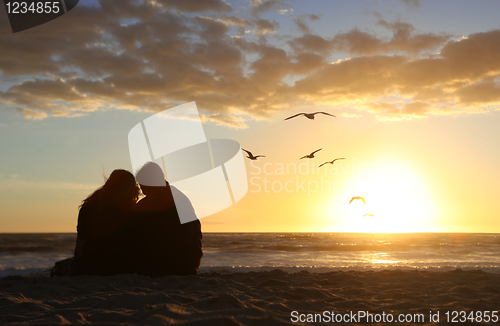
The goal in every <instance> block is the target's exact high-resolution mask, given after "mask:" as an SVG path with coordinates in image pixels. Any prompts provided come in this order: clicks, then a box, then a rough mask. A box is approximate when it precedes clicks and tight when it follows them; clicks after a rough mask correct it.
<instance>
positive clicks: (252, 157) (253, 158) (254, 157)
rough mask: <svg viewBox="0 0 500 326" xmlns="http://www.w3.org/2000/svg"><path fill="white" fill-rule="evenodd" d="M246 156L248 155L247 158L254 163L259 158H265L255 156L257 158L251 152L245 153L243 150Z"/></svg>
mask: <svg viewBox="0 0 500 326" xmlns="http://www.w3.org/2000/svg"><path fill="white" fill-rule="evenodd" d="M242 150H244V151H245V152H246V153H247V154H248V156H247V157H248V158H249V159H251V160H252V161H256V160H257V159H258V158H259V157H265V156H264V155H257V156H253V154H252V152H250V151H247V150H246V149H243V148H242Z"/></svg>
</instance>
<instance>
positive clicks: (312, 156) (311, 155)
mask: <svg viewBox="0 0 500 326" xmlns="http://www.w3.org/2000/svg"><path fill="white" fill-rule="evenodd" d="M320 150H322V148H320V149H317V150H315V151H314V152H312V153H311V154H309V155H306V156H302V157H301V158H300V159H303V158H314V153H316V152H319V151H320Z"/></svg>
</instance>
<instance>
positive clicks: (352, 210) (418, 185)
mask: <svg viewBox="0 0 500 326" xmlns="http://www.w3.org/2000/svg"><path fill="white" fill-rule="evenodd" d="M355 196H360V197H363V198H365V201H366V205H365V204H364V203H363V201H362V200H359V199H357V200H354V201H353V202H352V203H351V204H349V201H350V200H351V198H352V197H355ZM333 205H334V206H332V207H331V209H330V211H331V212H332V213H334V216H335V219H336V220H337V222H338V223H337V226H338V227H340V228H341V231H347V232H378V233H391V232H428V231H432V230H433V225H432V219H433V216H435V209H434V206H433V204H432V201H431V200H430V198H429V196H428V192H427V191H426V189H425V187H424V184H423V182H422V178H420V177H419V176H418V173H415V172H414V171H411V170H409V169H408V168H405V167H404V166H402V165H400V164H384V165H383V166H382V167H379V168H378V169H376V170H375V171H373V172H371V173H367V174H365V175H364V176H358V177H357V178H356V179H355V180H353V181H352V182H350V183H349V184H348V185H347V187H346V188H345V189H344V191H342V193H340V194H338V196H337V200H335V201H334V204H333ZM332 228H335V225H333V226H332V227H331V228H329V229H330V230H332Z"/></svg>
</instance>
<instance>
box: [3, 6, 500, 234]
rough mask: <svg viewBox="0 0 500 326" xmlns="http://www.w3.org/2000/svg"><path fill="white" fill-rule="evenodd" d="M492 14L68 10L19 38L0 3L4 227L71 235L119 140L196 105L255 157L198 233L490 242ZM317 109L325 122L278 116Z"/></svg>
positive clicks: (498, 30)
mask: <svg viewBox="0 0 500 326" xmlns="http://www.w3.org/2000/svg"><path fill="white" fill-rule="evenodd" d="M498 13H500V2H499V1H494V0H490V1H488V0H483V1H472V0H471V1H461V0H449V1H440V0H435V1H434V0H433V1H430V0H427V1H425V0H394V1H390V0H387V1H381V0H379V1H357V0H349V1H340V0H338V1H333V0H324V1H320V0H311V1H300V0H296V1H290V0H283V1H281V0H267V1H264V0H262V1H261V0H241V1H229V0H227V1H223V0H204V1H198V0H182V1H174V0H134V1H132V0H131V1H128V0H127V1H126V0H115V1H111V0H102V1H92V0H80V3H79V5H78V6H77V7H76V8H74V9H73V10H72V11H70V12H69V13H67V14H66V15H64V16H62V17H60V18H58V19H56V20H53V21H51V22H48V23H46V24H44V25H41V26H38V27H35V28H32V29H29V30H26V31H22V32H19V33H15V34H13V33H12V31H11V28H10V26H9V23H8V19H7V14H6V12H5V9H4V7H3V6H2V7H1V8H0V233H2V232H76V220H77V215H78V205H79V204H80V203H81V201H82V200H83V199H84V198H86V196H88V195H89V194H90V193H91V192H92V191H93V190H95V189H96V188H97V187H99V186H100V185H102V183H103V174H104V175H109V174H110V173H111V172H112V171H113V170H114V169H117V168H124V169H127V170H131V168H132V166H131V162H130V156H129V152H128V145H127V135H128V132H129V130H130V129H131V128H132V127H133V126H134V125H136V124H137V123H138V122H140V121H142V120H143V119H145V118H147V117H149V116H151V115H153V114H154V113H155V112H159V111H162V110H165V109H167V108H170V107H173V106H176V105H179V104H183V103H187V102H192V101H195V102H196V104H197V107H198V109H199V111H200V113H201V115H202V120H203V122H204V128H205V133H206V135H207V137H208V138H229V139H234V140H236V141H238V142H239V143H240V144H241V146H242V147H243V148H245V149H248V150H250V151H252V152H253V153H254V154H262V155H265V156H266V157H265V158H262V159H260V160H259V161H256V162H251V163H250V161H249V160H246V161H247V165H246V168H247V175H248V180H249V190H248V193H247V195H246V196H245V197H244V198H243V199H242V200H241V201H240V202H238V203H236V204H235V205H233V206H232V207H230V208H228V209H226V210H224V211H222V212H219V213H217V214H215V215H212V216H209V217H206V218H203V219H202V220H201V222H202V228H203V231H205V232H288V231H294V232H313V231H318V232H320V231H328V232H345V231H349V232H412V231H416V232H500V201H499V200H498V195H499V190H498V189H499V187H500V20H499V19H498ZM315 111H326V112H329V113H331V114H334V115H336V116H337V117H336V118H333V117H329V116H326V115H317V116H316V119H315V120H314V121H312V120H308V119H306V118H304V117H297V118H294V119H291V120H287V121H284V118H286V117H288V116H290V115H293V114H295V113H298V112H315ZM319 148H322V150H321V151H319V152H318V153H316V155H315V156H316V157H315V158H314V159H311V160H306V159H303V160H299V158H300V157H302V156H304V155H306V154H309V153H310V152H312V151H314V150H316V149H319ZM339 157H341V158H346V159H345V160H341V161H337V162H336V163H335V165H330V164H328V165H326V166H323V167H322V168H321V169H318V168H317V167H318V165H320V164H321V163H323V162H326V161H331V160H333V159H334V158H339ZM353 196H363V197H365V198H366V205H364V204H363V203H362V202H360V201H359V200H358V201H354V202H353V203H351V204H348V203H349V200H350V199H351V197H353ZM365 214H373V216H363V215H365Z"/></svg>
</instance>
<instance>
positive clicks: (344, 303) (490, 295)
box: [0, 270, 500, 326]
mask: <svg viewBox="0 0 500 326" xmlns="http://www.w3.org/2000/svg"><path fill="white" fill-rule="evenodd" d="M499 309H500V275H499V274H490V273H485V272H483V271H480V270H477V271H462V270H454V271H450V272H425V271H401V270H393V271H388V270H386V271H377V272H375V271H363V272H354V271H349V272H342V271H337V272H330V273H318V274H315V273H309V272H305V271H304V272H299V273H287V272H284V271H282V270H274V271H271V272H248V273H206V274H199V275H196V276H184V277H179V276H166V277H161V278H149V277H144V276H137V275H117V276H112V277H100V276H79V277H61V278H47V277H21V276H10V277H5V278H2V279H0V324H5V325H11V324H12V325H31V324H43V325H66V324H86V323H89V324H95V325H170V324H174V325H259V326H263V325H284V324H287V325H296V324H300V323H297V322H294V321H299V320H303V321H307V320H309V321H312V320H314V318H315V320H316V322H318V323H317V324H325V325H332V324H342V325H346V324H349V325H350V324H353V325H355V324H366V322H367V321H370V320H368V319H367V318H370V317H365V318H363V319H360V318H355V320H352V319H350V318H352V317H351V316H358V317H359V314H360V313H361V315H363V312H365V313H366V314H367V315H368V314H372V317H371V318H373V323H375V322H376V321H377V319H378V318H382V317H383V314H384V315H385V319H386V321H387V319H388V318H389V316H388V315H389V314H391V315H392V317H393V318H394V319H395V318H399V317H398V316H399V315H400V314H402V315H404V317H405V318H408V314H410V315H411V316H412V318H416V317H415V315H423V317H424V320H422V321H420V322H418V323H417V322H411V323H399V322H397V320H394V321H393V324H419V325H436V324H440V323H438V322H437V320H438V319H437V318H436V313H437V312H439V320H441V323H442V322H445V321H446V318H447V316H446V312H447V311H448V312H449V315H448V316H449V317H448V318H452V317H453V314H454V313H453V311H457V312H458V313H460V312H462V311H465V312H466V314H467V316H471V315H470V312H474V314H475V316H476V315H477V312H478V311H481V312H484V311H490V313H489V315H490V316H491V315H492V311H497V313H496V314H498V310H499ZM332 313H334V314H335V315H333V314H332ZM337 314H338V315H339V316H340V317H342V318H349V319H348V322H345V320H343V321H342V322H340V323H339V322H336V323H333V322H332V320H335V318H337V320H338V318H340V317H339V316H337ZM346 314H347V315H348V316H347V315H346ZM430 314H433V316H434V317H433V318H434V320H433V321H432V322H431V320H430ZM461 314H462V315H458V317H457V318H456V320H457V321H460V318H462V317H461V316H463V315H464V313H461ZM483 315H484V314H483ZM320 316H321V318H320ZM328 316H329V318H330V320H328ZM490 318H491V317H490ZM477 321H479V319H475V320H474V322H477ZM491 321H492V320H490V323H484V320H483V323H484V324H486V325H493V324H500V321H498V322H496V323H493V322H491ZM370 323H371V322H370ZM379 324H387V323H384V322H383V320H381V322H380V323H379ZM459 324H460V325H464V324H471V319H467V320H465V322H460V323H459ZM475 324H477V323H475Z"/></svg>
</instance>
